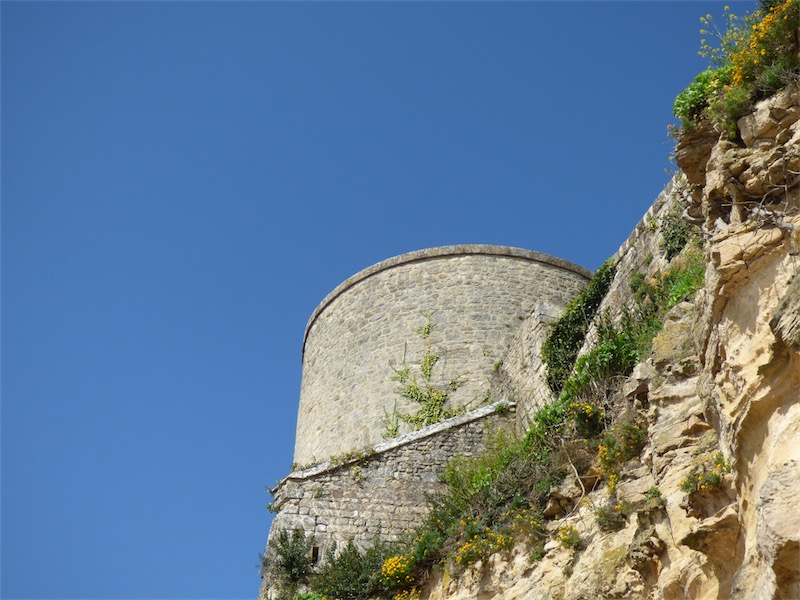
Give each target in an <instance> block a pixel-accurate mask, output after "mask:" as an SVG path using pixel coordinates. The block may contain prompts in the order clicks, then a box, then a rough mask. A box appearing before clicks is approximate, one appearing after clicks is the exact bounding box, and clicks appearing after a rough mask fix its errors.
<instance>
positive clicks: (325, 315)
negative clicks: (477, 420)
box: [294, 245, 591, 465]
mask: <svg viewBox="0 0 800 600" xmlns="http://www.w3.org/2000/svg"><path fill="white" fill-rule="evenodd" d="M590 276H591V272H590V271H588V270H586V269H584V268H582V267H579V266H578V265H575V264H572V263H570V262H568V261H565V260H561V259H558V258H555V257H552V256H548V255H546V254H541V253H538V252H532V251H528V250H522V249H518V248H509V247H505V246H484V245H461V246H445V247H441V248H432V249H428V250H421V251H418V252H412V253H409V254H404V255H401V256H398V257H395V258H391V259H389V260H386V261H383V262H381V263H379V264H377V265H375V266H373V267H370V268H368V269H366V270H364V271H361V272H360V273H358V274H356V275H355V276H353V277H351V278H350V279H348V280H347V281H345V282H344V283H342V284H341V285H340V286H339V287H337V288H336V289H335V290H334V291H333V292H332V293H331V294H329V295H328V297H326V298H325V299H324V300H323V301H322V303H321V304H320V305H319V306H318V307H317V309H316V310H315V311H314V313H313V315H312V316H311V319H310V320H309V323H308V326H307V327H306V334H305V340H304V345H303V379H302V385H301V392H300V407H299V411H298V422H297V435H296V442H295V453H294V462H295V463H296V464H299V465H305V464H315V463H318V462H320V461H323V460H326V459H328V458H329V457H331V456H334V455H337V454H344V453H347V452H351V451H353V450H354V449H362V448H371V447H373V446H375V445H376V444H378V443H380V442H381V441H382V439H383V438H382V434H383V433H384V432H385V418H386V415H387V414H390V413H391V412H392V411H393V410H394V409H395V408H396V409H397V410H399V411H403V412H413V411H414V410H415V409H416V405H414V404H413V403H412V402H411V401H409V400H406V399H404V398H402V397H401V396H399V395H398V394H397V388H398V383H397V382H396V381H394V380H393V379H392V378H393V375H394V371H393V367H392V365H393V364H394V365H395V366H399V365H402V364H403V361H404V359H405V361H406V363H405V364H407V365H408V366H409V367H410V369H411V370H412V372H418V366H419V361H420V360H421V358H422V355H423V353H424V350H425V341H424V340H423V339H422V338H421V337H420V335H419V334H418V333H417V332H418V330H419V328H420V327H421V326H423V325H424V324H425V322H426V318H427V317H426V315H429V318H430V320H431V322H432V324H433V326H434V329H433V331H432V333H431V335H430V343H431V348H432V350H433V351H434V352H435V353H437V354H439V355H441V359H440V361H439V362H438V363H437V365H436V366H435V369H434V372H433V377H432V382H433V383H438V382H446V381H448V380H450V379H452V378H455V377H458V378H459V379H460V380H461V381H462V382H463V385H462V386H461V387H460V388H459V389H458V390H457V391H456V392H454V393H453V395H452V397H451V403H452V404H453V407H455V406H468V407H475V406H477V405H478V404H479V403H480V402H481V401H483V400H484V399H485V397H486V394H487V391H488V390H489V385H490V380H491V376H492V373H493V370H495V365H497V364H498V361H499V360H500V359H501V358H502V357H503V355H504V353H505V351H506V348H507V347H508V345H509V343H510V342H511V340H512V338H513V337H514V336H515V335H516V332H517V330H518V329H519V327H520V325H521V324H522V322H523V321H524V320H525V319H526V318H527V317H529V316H530V314H531V311H532V310H533V307H534V305H535V304H536V303H537V302H538V301H546V302H547V303H549V304H550V305H552V306H554V307H556V308H555V309H554V310H558V309H561V308H563V306H564V305H565V304H566V303H567V302H568V301H569V300H570V299H571V298H572V297H574V296H575V294H576V293H577V292H578V291H579V290H580V289H581V288H583V287H584V286H585V285H586V282H587V281H588V278H589V277H590Z"/></svg>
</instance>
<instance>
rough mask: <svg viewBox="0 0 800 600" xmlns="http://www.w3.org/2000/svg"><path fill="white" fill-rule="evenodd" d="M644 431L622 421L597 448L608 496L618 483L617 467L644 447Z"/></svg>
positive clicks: (634, 424) (631, 423) (637, 426)
mask: <svg viewBox="0 0 800 600" xmlns="http://www.w3.org/2000/svg"><path fill="white" fill-rule="evenodd" d="M645 435H646V430H645V428H644V427H642V426H641V425H639V424H638V423H634V422H632V421H622V422H621V423H619V424H617V425H615V426H614V427H612V428H611V429H610V430H609V432H608V433H606V435H605V436H603V441H602V443H601V444H600V445H599V446H598V448H597V460H598V461H599V462H600V474H601V475H602V476H603V479H605V480H606V483H607V485H608V493H609V495H613V494H614V493H615V492H616V489H617V483H618V482H619V467H620V466H621V465H622V464H623V463H624V462H625V461H627V460H630V459H631V458H633V457H634V456H637V455H638V454H639V452H641V450H642V447H643V446H644V440H645Z"/></svg>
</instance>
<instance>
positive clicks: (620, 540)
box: [279, 88, 800, 600]
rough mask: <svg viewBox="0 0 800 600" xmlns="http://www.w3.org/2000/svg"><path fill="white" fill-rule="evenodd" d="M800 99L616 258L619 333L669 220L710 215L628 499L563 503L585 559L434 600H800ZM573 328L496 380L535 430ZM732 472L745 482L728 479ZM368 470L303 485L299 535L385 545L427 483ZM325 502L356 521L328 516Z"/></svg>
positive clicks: (676, 192)
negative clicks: (617, 525) (685, 209)
mask: <svg viewBox="0 0 800 600" xmlns="http://www.w3.org/2000/svg"><path fill="white" fill-rule="evenodd" d="M798 98H800V92H799V91H798V89H797V88H792V89H790V90H787V91H786V92H785V93H784V94H783V95H781V96H780V97H779V98H778V99H773V100H770V101H766V102H764V103H762V104H760V105H759V106H758V107H757V111H761V113H760V114H759V115H757V116H755V117H754V118H753V119H751V120H750V121H747V122H746V123H745V124H743V125H742V124H740V127H742V128H744V129H745V130H746V131H745V132H744V133H745V138H746V140H745V141H746V142H747V145H745V146H742V145H737V144H733V143H730V142H728V141H727V140H718V139H716V137H715V136H708V139H707V140H705V141H704V140H695V142H693V143H696V144H698V145H702V144H705V143H707V144H708V147H705V148H702V149H699V150H697V156H695V157H694V158H692V159H691V161H690V164H689V166H687V169H688V170H690V171H692V169H694V171H692V173H693V174H692V176H691V177H690V180H692V179H694V180H695V183H698V184H699V185H700V186H702V187H695V188H691V189H689V188H687V186H686V185H684V184H681V183H680V178H676V180H675V181H673V182H672V183H671V184H670V186H668V188H667V189H666V190H665V192H664V193H663V194H662V195H661V196H660V197H659V199H658V201H657V202H656V203H655V204H654V205H653V207H651V209H650V210H649V211H648V213H647V215H646V216H645V218H644V219H643V220H642V222H641V223H640V224H639V225H638V226H637V228H636V230H635V231H634V232H633V233H632V235H631V237H630V239H629V240H628V241H627V242H626V243H625V244H623V246H622V247H621V248H620V251H619V252H618V253H617V255H616V258H617V259H618V260H619V268H618V271H617V277H616V279H615V281H614V283H613V284H612V287H611V290H610V292H609V295H608V296H607V298H606V299H605V300H604V303H603V305H602V306H601V311H607V312H608V314H609V315H611V317H612V318H613V317H614V316H615V315H619V313H620V312H621V311H622V310H623V308H624V307H626V306H631V291H630V281H631V276H632V274H633V273H634V272H636V271H639V272H641V273H643V274H644V276H645V277H653V276H656V274H657V273H658V272H662V273H663V271H664V270H665V269H666V268H667V267H668V265H667V263H666V261H665V260H664V259H663V257H661V256H660V252H659V242H660V238H659V234H658V227H657V226H656V225H657V224H658V222H659V220H660V219H661V218H662V217H663V215H664V214H665V211H667V210H669V206H670V203H673V202H675V201H676V200H677V199H680V200H682V201H684V202H686V201H688V202H689V203H690V217H691V216H692V213H691V210H695V209H700V210H701V212H702V215H703V219H704V223H703V236H704V252H705V253H706V257H707V258H708V262H709V265H708V268H707V270H706V281H705V286H704V288H703V289H701V290H700V293H699V294H698V295H697V297H696V298H695V299H694V301H693V302H692V303H691V304H684V305H679V306H678V307H676V309H675V310H674V311H673V312H672V313H671V314H670V315H669V319H668V321H667V323H666V324H665V327H664V329H663V331H662V334H661V335H660V336H659V337H658V338H657V339H656V341H655V343H654V351H653V354H652V355H651V357H650V358H649V359H648V361H647V362H646V363H643V364H642V365H640V366H639V367H637V368H636V369H635V370H634V373H633V375H632V376H631V377H630V378H629V379H628V380H627V381H626V382H625V383H624V384H623V385H622V393H621V395H620V397H619V398H615V399H614V402H615V403H616V404H617V405H618V406H617V407H616V408H617V409H619V410H623V411H631V410H637V411H638V413H639V415H640V416H646V420H647V425H648V427H647V440H646V444H645V448H644V449H643V451H642V453H641V455H640V457H639V458H638V459H634V460H632V461H629V462H628V463H626V464H625V465H623V466H622V470H621V473H620V480H619V483H618V485H617V490H616V493H615V494H613V495H611V496H609V493H608V489H607V487H606V486H605V485H604V482H603V481H602V480H598V481H597V482H596V483H597V485H595V481H594V480H593V481H591V482H589V481H587V480H581V483H583V486H582V488H581V487H580V485H579V486H578V487H575V486H573V485H571V484H570V483H569V482H568V481H565V482H563V483H562V484H561V485H559V486H557V487H555V488H553V489H552V490H551V495H550V500H551V505H552V510H550V511H548V512H549V513H551V514H552V520H550V521H548V522H547V523H546V525H545V527H546V529H547V530H548V531H549V532H550V533H551V535H554V534H555V532H556V531H558V529H559V528H560V527H562V526H566V525H569V526H572V527H574V528H575V529H576V531H577V532H578V533H579V535H580V536H581V538H582V540H583V544H582V546H581V547H580V548H579V549H575V548H573V549H566V548H563V547H561V545H560V544H559V543H558V541H556V540H555V539H554V538H553V537H551V538H550V539H549V540H548V541H546V542H545V543H544V556H543V557H541V558H540V559H539V558H538V557H537V560H535V561H532V560H530V559H529V552H530V550H531V549H530V548H527V547H525V546H524V545H522V544H520V545H518V546H516V547H514V548H513V549H512V550H511V551H509V552H506V553H501V554H496V555H494V556H492V557H490V558H489V559H487V560H486V561H485V562H483V563H477V564H476V565H474V566H473V567H471V568H470V569H467V570H466V571H463V572H462V571H461V570H459V569H450V568H447V567H445V568H444V569H442V570H435V571H434V572H433V573H432V576H431V579H430V581H429V582H428V583H427V585H426V586H425V587H424V588H423V589H422V590H421V591H422V597H423V598H426V599H435V600H475V599H476V598H477V599H480V600H538V599H541V600H544V599H548V600H551V599H568V598H569V599H587V600H588V599H594V598H641V599H643V600H644V599H647V600H666V599H673V598H693V599H695V598H703V599H709V600H710V599H719V598H731V599H732V600H762V599H763V600H777V599H794V598H800V504H798V502H797V492H798V490H800V352H798V350H800V348H798V335H800V334H798V308H797V306H798V304H797V302H798V297H800V288H798V286H800V283H798V277H797V273H798V272H800V253H798V249H797V243H798V242H800V237H798V233H797V232H798V231H800V216H798V215H799V214H800V211H798V210H797V209H798V208H800V197H799V196H798V192H799V191H800V178H793V177H794V176H793V175H792V173H791V171H798V172H800V151H799V150H798V148H800V119H798V115H800V112H798V111H797V110H796V108H795V107H796V106H798V105H800V102H798ZM698 147H699V146H698ZM684 149H685V148H684ZM701 154H703V155H704V156H705V157H706V158H705V159H703V158H702V157H701V156H700V155H701ZM686 160H689V159H686ZM773 190H779V191H780V193H776V192H773ZM756 193H757V194H761V195H760V196H758V197H751V196H749V195H748V194H756ZM694 216H696V215H694ZM795 238H797V239H795ZM557 312H558V311H557V310H551V309H550V308H549V305H548V304H547V303H541V304H539V305H538V306H536V307H534V309H533V312H532V313H531V316H530V317H529V318H527V319H526V320H525V321H524V322H522V324H521V327H520V328H518V329H517V330H516V333H515V334H514V335H512V336H511V337H510V340H511V342H510V346H509V348H508V350H507V351H506V352H505V354H501V356H502V363H495V364H496V365H497V367H496V368H495V369H494V374H493V379H492V385H493V390H498V391H499V393H500V394H501V395H508V396H511V395H516V394H518V395H519V396H518V397H520V398H523V397H524V399H522V400H520V402H519V407H520V408H519V410H518V415H517V419H518V421H519V425H521V426H524V424H525V423H526V422H527V421H526V419H527V418H528V415H529V413H532V411H533V410H535V409H536V407H538V406H540V405H541V402H543V401H546V400H547V399H548V398H549V392H548V391H547V390H546V388H543V387H542V375H543V366H542V364H541V361H540V360H539V359H538V351H539V349H540V347H541V341H542V339H543V336H544V335H546V332H547V330H548V327H549V323H550V322H551V321H552V319H553V317H554V315H555V314H556V313H557ZM590 337H591V336H590ZM589 343H591V340H590V342H589ZM459 435H460V434H459ZM469 435H472V434H469ZM469 435H467V436H466V437H469ZM443 439H444V438H443ZM404 443H405V442H404ZM468 443H473V442H468ZM475 443H479V442H475ZM412 445H413V444H412ZM435 446H436V444H434V447H432V448H431V449H430V454H431V455H433V454H435V453H436V451H437V450H436V448H435ZM476 447H477V446H476ZM408 451H409V452H410V449H409V450H408ZM393 452H396V453H397V456H398V457H399V456H400V454H403V453H405V452H406V450H400V449H396V450H392V451H389V452H387V453H386V459H387V460H389V459H390V458H391V456H393V455H392V453H393ZM720 455H721V456H722V458H723V459H724V460H725V461H728V463H729V464H730V466H731V471H730V472H729V473H722V472H721V471H724V470H726V469H723V468H722V467H719V466H718V465H719V464H720V463H719V461H720ZM437 456H438V455H437ZM381 460H383V459H381ZM391 460H394V458H391ZM715 465H716V467H715ZM359 466H360V467H361V468H362V472H361V473H360V474H359V477H361V480H360V482H358V483H350V482H348V483H345V480H346V479H347V478H348V477H349V478H350V479H351V480H352V479H353V471H352V470H350V469H351V466H348V465H343V466H341V467H340V468H339V469H338V471H337V470H331V472H330V473H328V471H326V470H325V469H324V468H322V471H320V472H319V473H317V474H315V475H313V477H309V479H313V478H314V477H323V476H324V477H328V476H331V477H333V476H334V472H335V473H336V477H338V479H336V480H335V483H334V482H333V480H332V483H331V484H330V485H328V484H326V485H324V486H322V487H321V488H319V494H320V495H319V496H315V494H310V495H307V494H305V493H304V494H301V495H298V494H294V495H292V494H291V493H290V492H289V491H288V488H289V487H290V486H289V485H288V484H287V497H292V498H294V499H295V500H294V501H293V502H294V508H292V506H290V503H287V505H286V507H285V508H284V509H282V510H281V512H280V514H279V516H283V515H284V514H285V515H286V518H287V521H286V522H287V523H288V522H291V520H290V517H291V518H292V519H297V520H300V519H302V518H308V517H313V518H314V519H319V518H320V515H322V516H323V517H324V519H327V521H324V522H323V521H318V520H317V521H315V527H316V528H317V531H326V530H331V529H332V528H333V529H334V530H335V531H336V535H337V536H341V535H349V534H350V532H356V533H355V534H354V535H362V536H363V535H367V533H369V534H371V535H374V534H375V530H374V527H373V528H372V529H371V525H370V517H369V511H370V510H373V507H374V506H377V505H382V504H381V503H385V504H386V506H388V505H389V504H391V502H392V499H393V493H394V491H393V488H391V481H392V477H393V476H395V475H393V474H398V475H396V476H397V477H398V478H399V477H401V476H402V477H407V476H412V477H419V481H424V478H423V476H422V474H421V473H420V474H415V473H416V472H415V471H414V469H413V467H412V466H410V465H407V466H403V465H395V464H392V465H391V466H390V465H383V463H382V462H381V461H378V460H376V462H375V464H374V468H373V467H369V468H365V465H359ZM384 466H385V468H384ZM714 468H717V469H720V473H719V477H718V479H717V480H716V481H714V480H713V478H712V479H708V480H704V483H703V485H702V486H699V485H698V486H695V487H693V486H694V484H693V483H692V482H693V481H697V479H696V478H697V477H698V476H702V475H703V474H706V473H708V471H709V470H711V469H714ZM323 471H324V474H323ZM409 474H410V475H409ZM398 480H399V479H398ZM377 482H380V484H378V483H377ZM431 483H432V482H431ZM573 483H577V480H575V481H574V482H573ZM362 484H364V485H363V487H359V486H360V485H362ZM370 486H373V487H372V489H371V490H370ZM386 486H388V489H390V490H391V491H390V493H389V494H387V495H386V496H384V495H382V494H381V493H380V492H379V491H378V490H379V488H381V489H382V488H383V487H386ZM579 488H580V489H579ZM654 488H657V489H658V493H657V494H655V492H654ZM309 489H310V488H309ZM353 489H354V490H355V492H354V491H352V490H353ZM359 490H360V491H359ZM315 493H316V492H315ZM360 493H363V494H367V493H369V494H371V496H370V497H371V498H372V499H373V500H372V502H371V504H369V505H367V504H362V505H359V504H358V500H357V497H358V494H360ZM298 499H302V500H298ZM323 499H335V501H336V502H340V504H337V505H336V506H337V507H345V506H346V507H348V508H349V509H350V512H348V511H346V510H344V508H339V509H337V508H335V507H326V506H323V505H322V502H321V500H323ZM579 499H580V502H579V501H578V500H579ZM312 501H313V502H316V503H317V504H316V505H314V506H311V504H310V503H311V502H312ZM623 501H625V502H627V503H628V504H629V505H630V507H632V510H633V511H635V512H634V514H631V515H630V516H628V518H627V520H626V521H625V523H624V524H623V526H622V527H621V529H619V530H618V531H605V530H602V529H601V528H600V527H599V525H598V522H597V521H598V519H597V511H598V507H608V506H610V505H611V503H612V502H623ZM303 503H306V504H303ZM301 504H302V506H301ZM354 507H355V508H354ZM306 508H307V509H308V510H307V512H306V510H305V509H306ZM353 509H354V510H353ZM382 510H383V509H382ZM392 511H393V512H392ZM340 513H342V514H340ZM356 513H357V514H356ZM386 514H389V515H394V514H398V515H399V516H398V517H396V518H395V524H396V525H398V526H403V525H405V524H411V523H413V522H414V519H415V518H420V517H421V515H422V509H418V510H416V511H414V510H411V509H409V510H408V512H407V513H406V512H403V509H401V508H399V507H398V506H393V507H392V508H391V510H389V509H387V510H386ZM390 518H391V517H390ZM320 527H324V528H326V529H324V530H323V529H320ZM365 532H367V533H365Z"/></svg>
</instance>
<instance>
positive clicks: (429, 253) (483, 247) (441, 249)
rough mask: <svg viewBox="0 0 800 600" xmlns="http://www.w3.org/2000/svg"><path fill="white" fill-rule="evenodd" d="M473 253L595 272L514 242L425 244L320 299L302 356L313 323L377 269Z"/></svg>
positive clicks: (358, 275) (354, 277)
mask: <svg viewBox="0 0 800 600" xmlns="http://www.w3.org/2000/svg"><path fill="white" fill-rule="evenodd" d="M470 255H485V256H486V255H488V256H498V257H507V258H519V259H523V260H528V261H531V262H539V263H543V264H547V265H550V266H553V267H558V268H560V269H563V270H565V271H570V272H572V273H575V274H576V275H580V276H582V277H585V278H586V279H587V280H589V279H590V278H591V277H592V274H593V272H592V271H590V270H589V269H587V268H585V267H582V266H581V265H579V264H577V263H573V262H571V261H568V260H566V259H563V258H559V257H557V256H552V255H550V254H545V253H544V252H537V251H536V250H528V249H525V248H517V247H514V246H500V245H493V244H453V245H449V246H435V247H433V248H423V249H421V250H414V251H412V252H406V253H404V254H398V255H397V256H392V257H391V258H387V259H385V260H382V261H380V262H378V263H375V264H374V265H372V266H369V267H367V268H365V269H362V270H361V271H358V272H357V273H356V274H354V275H352V276H350V277H348V278H347V279H345V280H344V281H343V282H342V283H340V284H339V285H337V286H336V287H335V288H334V289H333V291H331V292H330V293H329V294H328V295H327V296H325V298H323V299H322V302H320V303H319V304H318V305H317V307H316V308H315V309H314V311H313V312H312V313H311V317H310V318H309V319H308V323H307V324H306V328H305V332H304V334H303V351H302V354H303V356H305V351H306V343H307V342H308V336H309V333H310V332H311V328H312V327H313V326H314V323H316V321H317V319H318V318H319V316H320V315H321V314H322V313H323V312H324V311H325V309H326V308H327V307H328V306H330V304H331V303H332V302H333V301H334V300H336V299H337V298H338V297H339V296H341V295H342V294H344V293H345V292H346V291H347V290H349V289H350V288H352V287H354V286H356V285H358V284H359V283H360V282H362V281H364V280H365V279H368V278H369V277H372V276H373V275H377V274H378V273H381V272H383V271H388V270H389V269H393V268H395V267H398V266H401V265H406V264H410V263H414V262H422V261H426V260H434V259H438V258H447V257H452V256H470Z"/></svg>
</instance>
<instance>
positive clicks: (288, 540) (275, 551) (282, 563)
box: [263, 528, 314, 596]
mask: <svg viewBox="0 0 800 600" xmlns="http://www.w3.org/2000/svg"><path fill="white" fill-rule="evenodd" d="M313 547H314V537H313V536H307V535H306V534H305V532H304V531H303V530H302V529H299V528H298V529H293V530H292V531H291V532H290V531H288V530H286V529H284V530H282V531H281V532H280V533H278V537H277V539H276V540H275V542H274V543H273V544H270V547H269V548H268V549H267V555H266V556H265V557H264V559H263V560H264V565H265V566H267V567H268V568H269V569H270V571H271V573H272V575H273V577H274V578H275V579H276V580H277V582H278V583H279V585H280V587H281V590H282V592H283V593H284V594H288V595H289V596H292V595H294V594H295V593H296V592H297V589H298V587H299V586H300V585H305V584H307V583H308V582H309V581H310V579H311V577H312V575H313V568H314V561H313V558H312V548H313Z"/></svg>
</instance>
